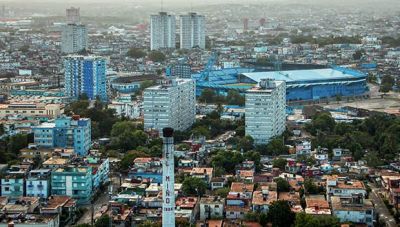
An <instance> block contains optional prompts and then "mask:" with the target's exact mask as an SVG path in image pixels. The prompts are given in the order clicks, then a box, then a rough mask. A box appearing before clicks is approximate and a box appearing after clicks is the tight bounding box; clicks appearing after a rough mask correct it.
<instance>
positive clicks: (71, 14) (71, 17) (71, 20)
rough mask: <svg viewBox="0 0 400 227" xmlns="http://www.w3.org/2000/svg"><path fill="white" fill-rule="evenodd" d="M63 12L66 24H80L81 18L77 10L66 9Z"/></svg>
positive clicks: (72, 8)
mask: <svg viewBox="0 0 400 227" xmlns="http://www.w3.org/2000/svg"><path fill="white" fill-rule="evenodd" d="M65 11H66V14H67V24H79V23H80V21H81V16H80V12H79V11H80V9H79V8H74V7H71V8H69V9H66V10H65Z"/></svg>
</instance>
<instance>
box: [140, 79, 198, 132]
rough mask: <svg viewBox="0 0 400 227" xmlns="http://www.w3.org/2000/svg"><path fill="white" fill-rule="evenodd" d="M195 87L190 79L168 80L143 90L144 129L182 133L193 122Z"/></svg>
mask: <svg viewBox="0 0 400 227" xmlns="http://www.w3.org/2000/svg"><path fill="white" fill-rule="evenodd" d="M195 91H196V86H195V82H194V81H193V80H191V79H176V78H173V79H168V80H165V81H163V82H162V83H161V84H160V85H157V86H153V87H149V88H147V89H145V90H144V101H143V109H144V128H145V129H146V130H157V131H158V132H159V133H161V130H162V129H163V128H166V127H171V128H173V129H174V130H178V131H184V130H186V129H188V128H189V127H190V126H192V124H193V123H194V122H195V118H196V93H195Z"/></svg>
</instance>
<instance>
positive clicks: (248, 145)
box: [238, 136, 254, 151]
mask: <svg viewBox="0 0 400 227" xmlns="http://www.w3.org/2000/svg"><path fill="white" fill-rule="evenodd" d="M253 148H254V139H253V138H252V137H251V136H245V137H242V138H241V139H240V140H239V143H238V149H239V150H243V151H249V150H251V149H253Z"/></svg>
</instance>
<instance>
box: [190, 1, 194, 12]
mask: <svg viewBox="0 0 400 227" xmlns="http://www.w3.org/2000/svg"><path fill="white" fill-rule="evenodd" d="M190 12H192V13H193V0H190Z"/></svg>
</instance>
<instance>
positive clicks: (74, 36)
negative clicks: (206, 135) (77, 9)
mask: <svg viewBox="0 0 400 227" xmlns="http://www.w3.org/2000/svg"><path fill="white" fill-rule="evenodd" d="M87 47H88V34H87V29H86V26H85V25H81V24H67V25H65V26H64V27H63V30H62V35H61V51H62V52H63V53H66V54H72V53H77V52H79V51H82V50H85V49H87Z"/></svg>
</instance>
